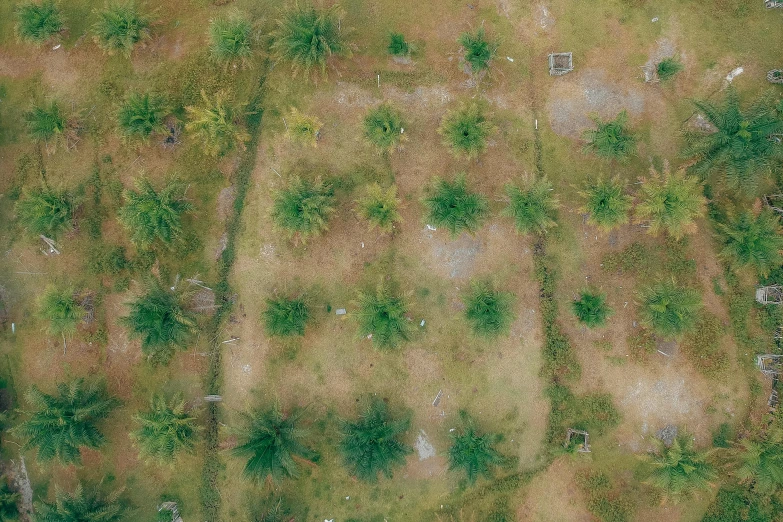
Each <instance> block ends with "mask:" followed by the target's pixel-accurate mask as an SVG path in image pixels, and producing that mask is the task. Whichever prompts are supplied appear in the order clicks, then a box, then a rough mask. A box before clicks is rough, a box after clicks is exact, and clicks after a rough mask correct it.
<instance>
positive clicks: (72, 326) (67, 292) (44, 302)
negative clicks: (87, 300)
mask: <svg viewBox="0 0 783 522" xmlns="http://www.w3.org/2000/svg"><path fill="white" fill-rule="evenodd" d="M85 314H86V311H85V309H84V307H82V306H81V304H79V302H78V301H77V300H76V294H75V292H74V289H73V287H71V286H64V287H61V288H57V287H49V288H48V289H47V290H46V291H45V292H44V294H43V295H42V296H41V299H40V303H39V308H38V315H39V316H40V317H41V319H43V320H44V321H46V322H47V323H48V325H47V327H46V331H47V333H48V334H49V335H54V336H56V337H62V338H63V348H65V342H66V339H70V338H71V337H73V334H75V333H76V327H77V326H78V325H79V323H80V322H82V320H83V319H84V316H85Z"/></svg>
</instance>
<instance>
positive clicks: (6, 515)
mask: <svg viewBox="0 0 783 522" xmlns="http://www.w3.org/2000/svg"><path fill="white" fill-rule="evenodd" d="M21 496H22V495H20V494H19V493H18V492H16V491H14V490H12V489H11V488H10V487H9V486H8V482H7V481H6V480H3V481H2V484H0V522H10V521H12V520H18V519H19V508H18V507H17V504H18V503H19V499H20V498H21Z"/></svg>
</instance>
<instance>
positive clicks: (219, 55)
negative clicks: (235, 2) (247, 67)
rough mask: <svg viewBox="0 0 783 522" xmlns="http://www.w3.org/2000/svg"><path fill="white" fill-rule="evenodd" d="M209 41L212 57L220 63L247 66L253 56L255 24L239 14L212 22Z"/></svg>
mask: <svg viewBox="0 0 783 522" xmlns="http://www.w3.org/2000/svg"><path fill="white" fill-rule="evenodd" d="M209 39H210V47H209V48H210V51H212V56H213V57H214V58H215V59H216V60H218V61H220V62H226V63H236V62H239V63H241V64H245V63H247V61H248V59H249V58H250V56H251V55H252V54H253V39H254V35H253V24H252V23H250V20H248V19H247V18H245V17H244V16H242V15H240V14H238V13H233V14H232V15H230V16H228V17H226V18H224V17H221V18H215V19H214V20H212V21H211V22H210V24H209Z"/></svg>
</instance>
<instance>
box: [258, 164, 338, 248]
mask: <svg viewBox="0 0 783 522" xmlns="http://www.w3.org/2000/svg"><path fill="white" fill-rule="evenodd" d="M335 203H336V202H335V197H334V190H333V189H332V186H331V185H330V184H327V183H323V182H321V181H309V180H304V179H301V178H294V179H293V180H292V181H291V183H290V184H289V186H288V188H287V189H285V190H282V191H280V192H278V193H277V194H275V195H274V201H273V202H272V220H273V221H274V223H275V225H276V226H277V227H279V228H281V229H283V230H284V231H285V232H287V233H288V235H289V237H291V238H293V237H294V236H297V235H298V236H299V237H300V238H301V239H302V241H307V239H308V238H310V237H312V236H318V235H320V234H321V233H322V232H324V231H325V230H327V229H328V228H329V216H331V215H332V214H333V213H334V212H335V210H336V209H335Z"/></svg>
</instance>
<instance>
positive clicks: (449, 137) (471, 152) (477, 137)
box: [438, 103, 495, 159]
mask: <svg viewBox="0 0 783 522" xmlns="http://www.w3.org/2000/svg"><path fill="white" fill-rule="evenodd" d="M494 130H495V126H494V125H492V122H490V121H489V120H487V118H486V116H485V114H484V110H483V109H482V108H481V105H479V104H478V103H470V104H466V105H462V106H460V107H459V108H458V109H455V110H452V111H449V112H447V113H446V115H445V116H443V120H442V121H441V124H440V127H438V132H439V133H440V135H441V136H442V137H443V144H444V145H446V146H447V147H448V148H449V149H450V150H451V152H452V153H453V154H454V155H455V156H460V155H465V156H467V157H468V159H475V158H478V157H479V155H481V153H483V152H484V151H485V150H486V148H487V138H489V136H490V134H492V132H493V131H494Z"/></svg>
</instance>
